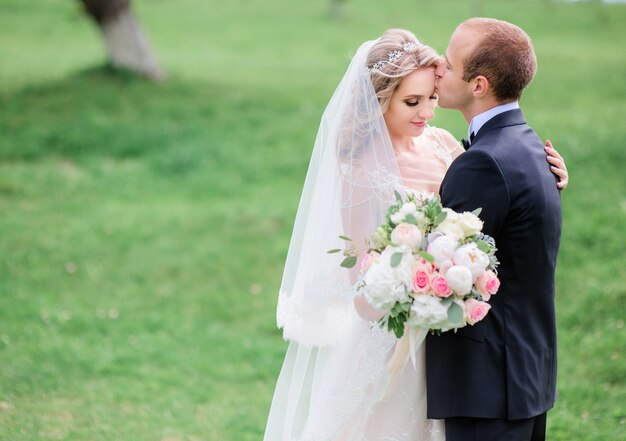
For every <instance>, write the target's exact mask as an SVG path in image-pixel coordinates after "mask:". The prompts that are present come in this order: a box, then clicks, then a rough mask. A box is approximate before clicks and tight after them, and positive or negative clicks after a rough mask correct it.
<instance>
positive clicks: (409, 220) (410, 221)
mask: <svg viewBox="0 0 626 441" xmlns="http://www.w3.org/2000/svg"><path fill="white" fill-rule="evenodd" d="M404 221H405V222H406V223H407V224H413V225H417V219H416V218H415V216H414V215H413V214H411V213H409V214H407V215H406V217H405V218H404Z"/></svg>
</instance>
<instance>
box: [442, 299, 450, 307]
mask: <svg viewBox="0 0 626 441" xmlns="http://www.w3.org/2000/svg"><path fill="white" fill-rule="evenodd" d="M450 303H452V297H446V298H445V299H441V304H442V305H443V306H448V305H449V304H450Z"/></svg>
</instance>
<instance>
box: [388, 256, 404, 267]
mask: <svg viewBox="0 0 626 441" xmlns="http://www.w3.org/2000/svg"><path fill="white" fill-rule="evenodd" d="M400 262H402V253H393V254H392V255H391V259H390V264H391V267H392V268H395V267H397V266H398V265H400Z"/></svg>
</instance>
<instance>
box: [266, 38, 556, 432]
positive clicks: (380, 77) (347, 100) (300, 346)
mask: <svg viewBox="0 0 626 441" xmlns="http://www.w3.org/2000/svg"><path fill="white" fill-rule="evenodd" d="M440 61H441V59H440V57H439V56H438V55H437V53H436V52H435V51H434V50H433V49H432V48H430V47H428V46H426V45H423V44H421V43H419V42H418V41H417V39H416V38H415V36H414V35H413V34H412V33H410V32H408V31H405V30H401V29H391V30H388V31H386V32H385V33H384V34H383V35H382V36H381V37H380V38H379V39H377V40H375V41H368V42H366V43H364V44H363V45H362V46H361V47H360V48H359V49H358V51H357V53H356V55H355V56H354V57H353V59H352V62H351V63H350V66H349V67H348V70H347V72H346V74H345V76H344V77H343V79H342V80H341V82H340V84H339V86H338V87H337V90H336V91H335V93H334V94H333V96H332V98H331V100H330V102H329V104H328V106H327V108H326V110H325V112H324V115H323V116H322V121H321V124H320V128H319V131H318V134H317V138H316V141H315V146H314V149H313V153H312V157H311V162H310V165H309V170H308V173H307V177H306V181H305V184H304V189H303V192H302V197H301V200H300V205H299V207H298V213H297V216H296V221H295V224H294V230H293V235H292V239H291V244H290V246H289V252H288V255H287V260H286V264H285V271H284V275H283V281H282V284H281V288H280V296H279V301H278V310H277V320H278V325H279V327H281V328H283V331H284V337H285V339H286V340H289V341H290V344H289V348H288V350H287V354H286V356H285V361H284V364H283V367H282V370H281V373H280V376H279V378H278V382H277V385H276V391H275V393H274V399H273V401H272V405H271V410H270V414H269V418H268V421H267V427H266V431H265V437H264V440H265V441H348V440H355V441H356V440H359V441H364V440H367V441H416V440H419V441H443V440H445V433H444V425H443V421H437V420H427V419H426V389H425V388H426V380H425V367H424V346H423V345H419V346H418V347H417V349H415V348H414V347H412V345H410V344H409V342H408V337H407V336H405V337H403V338H402V339H400V340H398V339H396V337H395V336H394V335H393V334H390V333H389V332H387V331H386V330H383V329H381V328H380V327H378V326H377V325H375V324H373V323H372V321H375V320H377V319H378V318H379V317H380V316H381V313H380V312H379V311H377V310H374V309H373V308H371V307H370V306H369V305H368V304H367V303H366V302H365V301H364V299H363V298H362V297H361V296H356V293H355V290H354V288H353V286H354V284H355V282H356V281H357V280H358V268H359V264H360V262H358V263H357V265H356V266H355V267H354V268H353V269H351V270H346V269H345V268H341V267H340V263H341V257H340V256H338V255H337V254H328V253H327V251H328V250H330V249H333V248H343V247H344V246H345V242H344V240H343V239H341V238H339V236H347V237H349V238H350V239H352V240H353V243H354V244H358V245H362V244H363V243H364V240H365V239H366V238H367V237H368V236H370V235H371V234H372V233H373V232H374V231H375V230H376V228H377V227H378V225H379V224H380V223H381V222H382V220H383V218H384V215H385V212H386V209H387V207H388V206H389V205H391V204H392V203H394V201H395V198H394V191H398V192H400V193H401V194H406V192H407V191H412V192H422V193H435V194H436V193H438V192H439V186H440V184H441V181H442V179H443V176H444V174H445V172H446V170H447V168H448V167H449V165H450V163H451V162H452V161H453V160H454V158H456V157H457V156H458V155H460V154H461V153H463V149H462V147H461V146H460V144H459V143H458V142H457V140H456V139H454V138H453V137H452V135H450V133H448V132H447V131H445V130H442V129H439V128H435V127H430V126H428V125H427V122H428V121H429V120H430V119H432V118H433V111H434V108H435V106H436V104H437V95H436V91H435V68H436V66H437V64H438V63H439V62H440ZM546 151H547V152H548V155H549V156H548V161H549V162H550V163H552V164H553V165H556V166H557V169H556V170H555V172H554V173H555V174H556V175H557V176H559V177H560V178H561V182H560V183H559V186H560V187H561V188H564V186H565V185H566V184H567V178H568V176H567V170H566V168H565V165H564V163H563V161H562V158H561V157H560V156H559V154H558V153H557V152H556V151H555V150H554V149H551V148H549V147H547V148H546ZM411 350H413V351H415V350H416V351H417V352H416V354H415V357H411V356H410V354H409V352H410V351H411Z"/></svg>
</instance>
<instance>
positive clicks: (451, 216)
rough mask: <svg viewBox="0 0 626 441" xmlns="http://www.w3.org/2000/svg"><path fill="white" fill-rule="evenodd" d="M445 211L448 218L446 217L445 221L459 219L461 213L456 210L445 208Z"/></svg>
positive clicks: (453, 221)
mask: <svg viewBox="0 0 626 441" xmlns="http://www.w3.org/2000/svg"><path fill="white" fill-rule="evenodd" d="M443 212H444V213H446V214H447V215H446V218H445V219H444V222H452V223H456V222H458V221H459V218H460V215H459V213H457V212H456V211H454V210H452V209H450V208H444V209H443Z"/></svg>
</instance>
